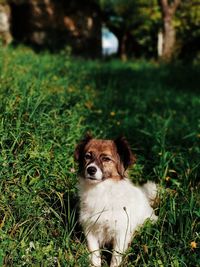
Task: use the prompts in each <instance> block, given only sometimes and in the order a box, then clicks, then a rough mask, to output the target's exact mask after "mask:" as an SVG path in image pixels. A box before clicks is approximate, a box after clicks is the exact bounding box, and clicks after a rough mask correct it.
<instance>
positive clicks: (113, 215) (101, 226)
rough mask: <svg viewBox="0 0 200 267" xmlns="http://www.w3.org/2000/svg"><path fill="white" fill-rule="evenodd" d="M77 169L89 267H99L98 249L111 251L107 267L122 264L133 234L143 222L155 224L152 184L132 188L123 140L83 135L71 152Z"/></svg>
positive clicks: (130, 157)
mask: <svg viewBox="0 0 200 267" xmlns="http://www.w3.org/2000/svg"><path fill="white" fill-rule="evenodd" d="M74 156H75V160H76V161H77V162H78V166H79V171H78V172H79V177H80V179H79V197H80V223H81V225H82V227H83V230H84V234H85V236H86V240H87V245H88V249H89V251H90V261H91V265H92V266H95V267H100V266H101V254H100V249H101V248H102V247H103V246H104V245H106V244H111V245H112V247H113V252H112V258H111V263H110V267H117V266H119V265H120V264H121V263H122V256H123V254H124V253H125V251H126V250H127V248H128V246H129V245H130V243H131V241H132V238H133V235H134V232H135V231H136V230H137V229H138V227H139V226H141V225H143V224H144V222H145V221H146V219H148V218H149V219H150V220H152V221H156V220H157V216H156V215H155V213H154V210H153V208H152V207H151V204H152V202H153V201H154V199H155V198H156V194H157V189H156V184H155V183H153V182H147V183H146V184H145V185H144V186H142V187H137V186H134V185H133V184H132V183H131V181H130V180H129V179H128V177H127V169H128V167H130V166H131V165H132V164H133V163H134V162H135V156H134V155H133V153H132V152H131V149H130V145H129V144H128V142H127V140H126V139H125V137H121V138H118V139H116V140H114V141H113V140H101V139H94V138H92V136H90V135H87V136H86V137H85V138H84V139H83V140H82V141H81V142H80V143H79V144H78V145H77V147H76V149H75V153H74Z"/></svg>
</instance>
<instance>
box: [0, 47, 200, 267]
mask: <svg viewBox="0 0 200 267" xmlns="http://www.w3.org/2000/svg"><path fill="white" fill-rule="evenodd" d="M199 70H200V69H199V66H198V65H196V66H188V65H187V66H183V65H180V64H176V65H171V66H164V65H163V66H162V65H157V64H155V63H148V62H145V61H140V62H127V63H122V62H120V61H117V60H113V61H110V62H100V61H85V60H81V59H74V58H70V57H69V56H66V55H65V53H60V54H57V55H52V54H49V53H48V52H43V53H41V54H36V53H34V52H33V51H32V50H30V49H28V48H26V47H19V48H15V49H13V48H1V49H0V150H1V153H0V266H14V267H17V266H20V267H21V266H44V267H51V266H67V267H68V266H81V267H82V266H83V267H84V266H86V267H87V266H89V263H88V251H87V248H86V242H85V239H84V236H83V234H82V231H81V228H80V226H79V224H78V200H77V182H78V179H77V176H76V166H75V163H74V160H73V151H74V147H75V145H76V143H77V142H78V140H80V139H81V137H82V136H83V134H84V133H85V132H86V131H88V130H89V131H91V132H92V133H93V135H94V136H96V137H101V138H115V137H117V136H118V135H122V134H123V135H125V136H126V137H127V138H128V140H129V141H130V143H131V146H132V149H133V151H134V153H135V154H136V156H137V163H136V164H135V165H134V166H133V168H132V169H131V170H130V179H131V180H132V181H134V183H136V184H137V183H142V182H145V181H147V180H153V181H156V182H157V183H158V185H159V187H160V190H159V191H160V202H159V203H158V206H157V211H156V212H157V214H158V215H159V220H158V222H157V223H156V224H155V225H151V224H149V223H148V222H147V224H146V225H145V226H144V227H143V228H142V229H140V230H139V231H138V233H136V235H135V237H134V239H133V242H132V245H131V246H130V248H129V250H128V251H127V253H126V255H125V256H124V260H123V266H148V267H150V266H156V267H157V266H159V267H167V266H173V267H179V266H200V249H199V248H200V236H199V235H200V233H199V230H200V220H199V219H200V205H199V204H200V197H199V178H200V172H199V170H200V94H199V89H200V88H199V85H200V71H199ZM104 266H108V265H107V263H106V260H104Z"/></svg>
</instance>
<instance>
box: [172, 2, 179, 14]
mask: <svg viewBox="0 0 200 267" xmlns="http://www.w3.org/2000/svg"><path fill="white" fill-rule="evenodd" d="M180 4H181V0H174V2H173V3H172V4H171V10H172V13H173V14H174V13H175V11H176V9H177V8H178V6H179V5H180Z"/></svg>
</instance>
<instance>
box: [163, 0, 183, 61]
mask: <svg viewBox="0 0 200 267" xmlns="http://www.w3.org/2000/svg"><path fill="white" fill-rule="evenodd" d="M180 2H181V0H174V1H173V2H171V3H169V1H168V0H160V6H161V10H162V17H163V49H162V55H161V60H163V61H165V62H170V61H171V60H172V59H173V57H174V52H175V45H176V30H175V27H174V25H173V17H174V15H175V12H176V10H177V8H178V6H179V5H180Z"/></svg>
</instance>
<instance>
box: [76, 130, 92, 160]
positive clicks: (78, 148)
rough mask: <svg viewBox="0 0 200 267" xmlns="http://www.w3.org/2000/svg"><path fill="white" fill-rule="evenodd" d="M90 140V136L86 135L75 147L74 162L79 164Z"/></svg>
mask: <svg viewBox="0 0 200 267" xmlns="http://www.w3.org/2000/svg"><path fill="white" fill-rule="evenodd" d="M91 139H92V135H91V134H90V133H86V135H85V137H84V138H83V139H82V140H81V141H80V142H79V144H78V145H77V146H76V148H75V151H74V159H75V161H77V162H79V163H80V161H81V158H82V156H83V152H84V148H85V146H86V144H87V143H88V142H89V141H90V140H91Z"/></svg>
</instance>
